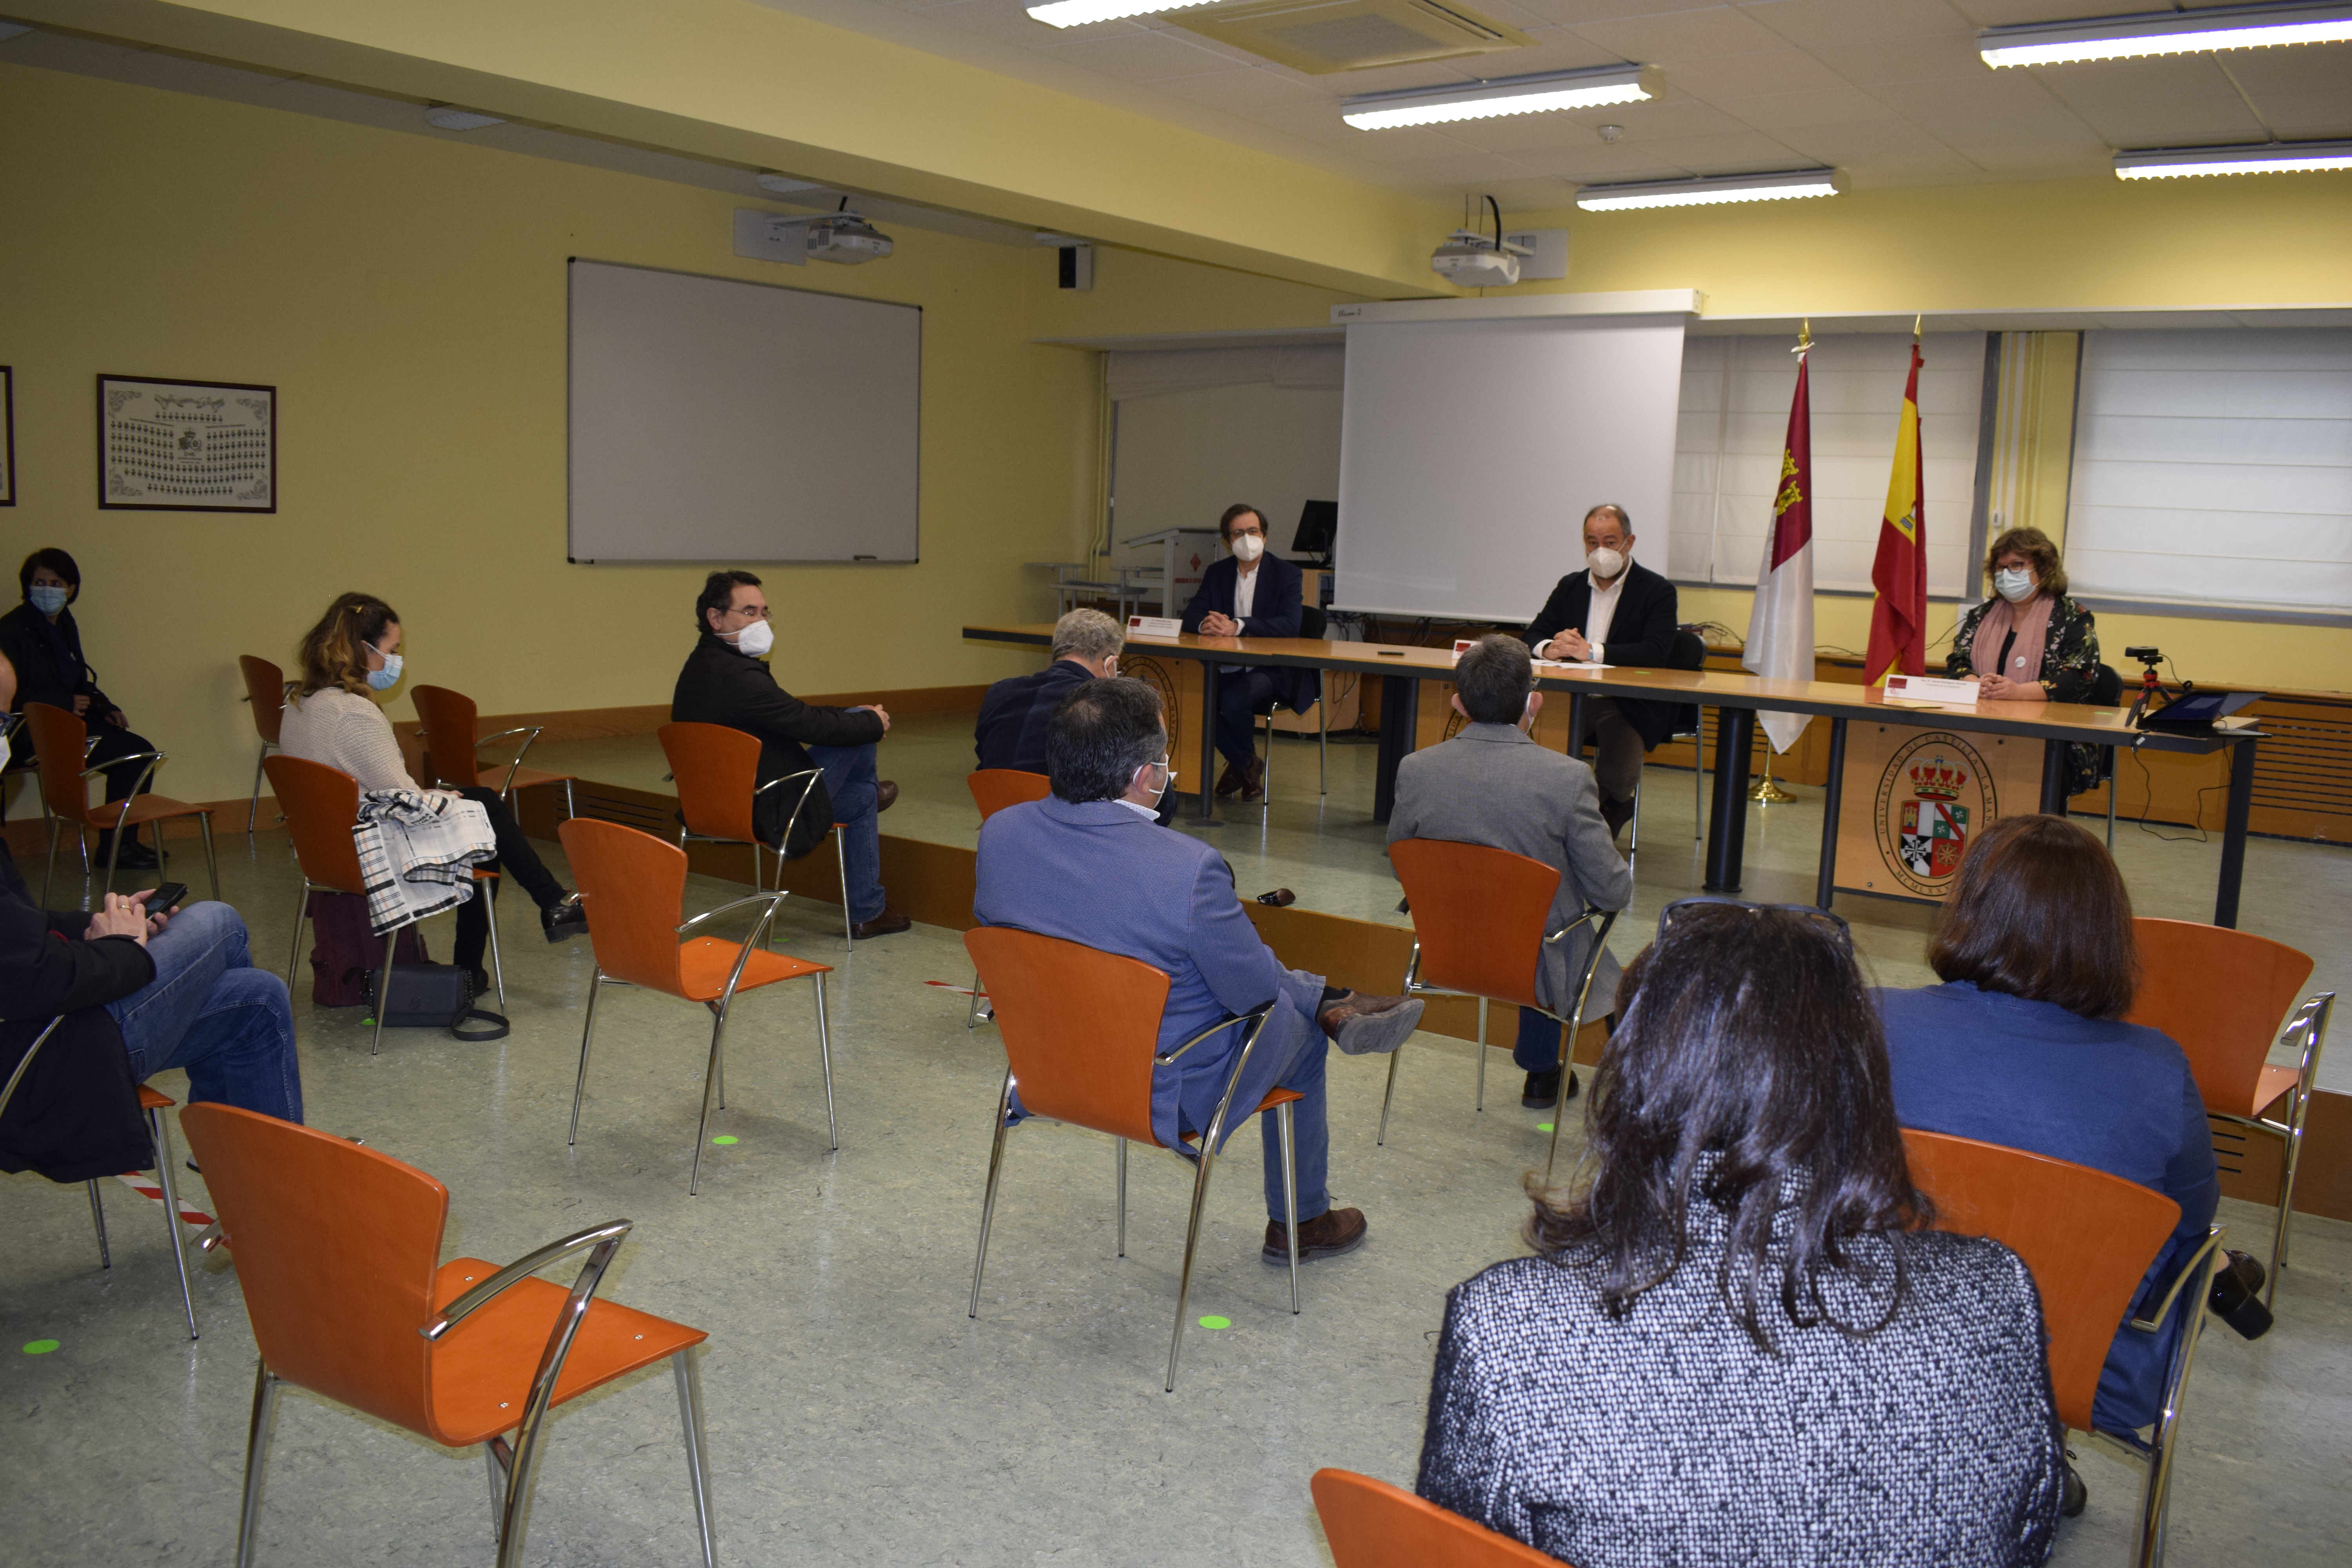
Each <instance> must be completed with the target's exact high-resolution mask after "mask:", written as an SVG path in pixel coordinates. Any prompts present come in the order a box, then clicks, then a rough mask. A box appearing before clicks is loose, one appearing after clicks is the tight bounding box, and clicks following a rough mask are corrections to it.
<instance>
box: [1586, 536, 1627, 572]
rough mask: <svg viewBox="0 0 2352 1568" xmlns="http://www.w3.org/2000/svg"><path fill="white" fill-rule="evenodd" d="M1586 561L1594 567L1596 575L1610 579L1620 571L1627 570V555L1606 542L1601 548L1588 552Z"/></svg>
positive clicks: (1593, 570)
mask: <svg viewBox="0 0 2352 1568" xmlns="http://www.w3.org/2000/svg"><path fill="white" fill-rule="evenodd" d="M1584 563H1585V564H1586V565H1588V566H1590V567H1591V568H1592V575H1593V576H1594V577H1596V578H1600V579H1603V580H1609V579H1613V578H1615V576H1616V575H1617V574H1618V573H1620V572H1622V571H1623V570H1625V556H1624V554H1623V552H1621V551H1615V550H1612V549H1610V548H1609V547H1608V546H1607V545H1605V544H1604V545H1602V546H1601V548H1600V549H1598V550H1595V551H1591V552H1588V553H1587V554H1586V556H1585V557H1584Z"/></svg>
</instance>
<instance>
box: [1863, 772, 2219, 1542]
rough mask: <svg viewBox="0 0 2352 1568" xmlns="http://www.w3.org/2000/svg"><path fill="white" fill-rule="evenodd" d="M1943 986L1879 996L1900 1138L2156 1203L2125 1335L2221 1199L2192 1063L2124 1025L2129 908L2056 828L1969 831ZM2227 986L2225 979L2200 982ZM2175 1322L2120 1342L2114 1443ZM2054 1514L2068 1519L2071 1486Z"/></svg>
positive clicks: (2162, 1366) (2079, 1497)
mask: <svg viewBox="0 0 2352 1568" xmlns="http://www.w3.org/2000/svg"><path fill="white" fill-rule="evenodd" d="M1927 963H1928V966H1929V967H1930V968H1932V969H1934V970H1935V972H1936V975H1937V978H1938V979H1939V980H1941V981H1942V982H1943V984H1940V985H1929V986H1927V987H1925V988H1923V989H1920V990H1916V991H1893V990H1889V991H1880V992H1878V993H1876V997H1877V1001H1878V1006H1879V1012H1880V1016H1882V1017H1883V1018H1884V1019H1885V1027H1886V1053H1887V1057H1888V1058H1889V1060H1890V1062H1891V1064H1892V1066H1893V1070H1894V1074H1895V1114H1896V1115H1897V1116H1898V1117H1900V1118H1901V1119H1902V1121H1903V1125H1904V1126H1906V1127H1916V1128H1917V1129H1919V1130H1920V1131H1923V1132H1943V1133H1948V1134H1950V1135H1951V1136H1953V1137H1955V1138H1974V1139H1977V1140H1979V1142H1986V1143H2000V1144H2005V1145H2007V1146H2008V1147H2010V1148H2012V1149H2025V1150H2030V1151H2031V1152H2033V1153H2036V1154H2044V1155H2047V1156H2049V1157H2050V1158H2052V1159H2053V1160H2068V1161H2072V1162H2073V1163H2075V1164H2078V1165H2090V1166H2093V1167H2095V1168H2096V1169H2098V1170H2102V1171H2105V1172H2106V1173H2109V1174H2110V1175H2116V1176H2121V1177H2123V1178H2124V1179H2125V1180H2126V1181H2132V1182H2137V1183H2139V1184H2141V1185H2142V1186H2146V1187H2153V1188H2154V1189H2156V1190H2157V1191H2158V1192H2159V1193H2162V1194H2164V1195H2165V1196H2166V1197H2168V1198H2170V1199H2172V1200H2173V1201H2174V1202H2175V1203H2178V1204H2179V1205H2180V1224H2179V1226H2178V1227H2176V1228H2175V1230H2174V1231H2173V1233H2172V1239H2171V1240H2170V1241H2169V1242H2168V1243H2167V1244H2166V1246H2165V1248H2164V1250H2163V1251H2162V1252H2160V1253H2158V1255H2157V1258H2156V1262H2155V1263H2154V1264H2153V1265H2151V1266H2150V1268H2148V1271H2147V1279H2146V1280H2145V1281H2143V1283H2142V1285H2141V1287H2140V1290H2139V1293H2138V1295H2137V1297H2136V1298H2135V1299H2134V1300H2133V1302H2132V1307H2131V1310H2130V1311H2129V1312H2127V1313H2126V1314H2125V1316H2126V1319H2128V1318H2130V1317H2133V1316H2137V1315H2138V1314H2139V1313H2141V1312H2142V1311H2143V1310H2146V1308H2147V1306H2148V1305H2149V1304H2150V1303H2151V1302H2152V1301H2153V1300H2156V1299H2157V1298H2158V1296H2160V1294H2161V1291H2162V1290H2163V1289H2164V1288H2166V1287H2168V1286H2169V1285H2170V1283H2171V1280H2172V1275H2173V1272H2174V1270H2175V1269H2177V1268H2179V1264H2180V1260H2181V1259H2182V1258H2186V1257H2188V1255H2189V1253H2190V1252H2192V1251H2194V1250H2195V1249H2196V1248H2197V1247H2198V1246H2199V1245H2200V1243H2201V1242H2202V1241H2203V1240H2204V1239H2205V1227H2206V1226H2208V1225H2210V1224H2211V1223H2212V1219H2213V1211H2214V1209H2215V1208H2216V1206H2218V1205H2219V1203H2220V1200H2221V1176H2220V1174H2219V1173H2218V1171H2217V1170H2216V1168H2215V1165H2214V1161H2213V1135H2212V1130H2211V1129H2210V1127H2209V1126H2208V1124H2207V1123H2206V1121H2205V1101H2204V1098H2203V1096H2201V1095H2200V1094H2199V1093H2198V1090H2197V1079H2196V1075H2195V1074H2193V1073H2192V1072H2190V1071H2189V1058H2188V1057H2187V1055H2186V1054H2185V1053H2183V1052H2182V1050H2181V1048H2180V1047H2179V1045H2178V1044H2176V1043H2175V1042H2174V1041H2173V1039H2172V1037H2170V1036H2168V1035H2166V1034H2164V1033H2163V1032H2162V1031H2160V1030H2157V1029H2149V1028H2144V1027H2142V1026H2139V1025H2137V1024H2126V1023H2125V1022H2123V1016H2124V1015H2125V1014H2126V1013H2127V1012H2129V1011H2130V1010H2131V1005H2132V998H2133V995H2134V994H2136V993H2137V990H2138V986H2139V955H2138V944H2137V942H2136V941H2135V939H2134V937H2133V935H2132V910H2131V895H2130V894H2129V893H2127V892H2126V891H2125V889H2124V879H2123V877H2122V875H2121V873H2119V872H2118V871H2117V870H2116V863H2115V859H2114V858H2113V857H2111V856H2109V855H2108V853H2107V851H2106V847H2105V846H2104V845H2102V844H2101V843H2100V842H2099V841H2098V839H2097V838H2096V837H2093V836H2092V835H2091V834H2089V833H2087V832H2085V831H2084V829H2082V828H2080V827H2078V826H2075V825H2074V824H2073V823H2071V822H2069V821H2067V820H2066V819H2065V818H2064V817H2063V816H2040V815H2027V816H2005V817H2002V818H2001V819H2000V821H1998V822H1996V823H1994V824H1992V825H1991V826H1989V827H1987V828H1985V829H1984V830H1983V831H1981V832H1979V834H1978V835H1977V836H1976V837H1975V838H1974V840H1972V841H1971V842H1970V843H1969V847H1968V851H1967V853H1966V854H1964V855H1962V856H1961V858H1960V870H1959V875H1958V877H1957V878H1955V879H1954V880H1953V884H1952V891H1951V896H1950V897H1949V898H1948V899H1947V900H1945V903H1944V912H1943V915H1942V917H1941V918H1940V919H1939V920H1938V921H1937V925H1936V934H1935V936H1934V938H1933V939H1932V940H1930V941H1929V942H1928V944H1927ZM2214 984H2223V985H2225V984H2229V981H2228V978H2227V977H2226V976H2222V975H2216V976H2215V977H2214ZM2187 1321H2188V1314H2186V1313H2180V1314H2177V1315H2176V1316H2175V1317H2174V1319H2173V1322H2172V1325H2171V1327H2169V1328H2168V1329H2167V1330H2166V1331H2164V1332H2163V1333H2160V1334H2145V1333H2140V1332H2137V1331H2135V1330H2132V1329H2130V1328H2127V1327H2126V1326H2125V1325H2124V1324H2121V1323H2119V1324H2117V1325H2116V1338H2115V1342H2114V1344H2113V1346H2112V1347H2110V1349H2109V1350H2108V1352H2107V1363H2106V1365H2105V1368H2104V1369H2102V1370H2101V1372H2100V1373H2099V1393H2098V1397H2097V1399H2096V1401H2095V1403H2094V1405H2093V1407H2092V1410H2093V1415H2094V1417H2095V1419H2096V1421H2097V1423H2098V1425H2099V1426H2101V1427H2103V1428H2104V1429H2105V1430H2107V1431H2110V1432H2123V1431H2137V1430H2138V1429H2139V1428H2141V1427H2143V1426H2147V1425H2148V1424H2149V1423H2150V1422H2152V1421H2154V1420H2155V1419H2156V1418H2157V1415H2158V1412H2159V1409H2160V1407H2161V1406H2162V1405H2163V1402H2164V1379H2165V1371H2166V1368H2167V1367H2168V1365H2169V1364H2170V1363H2171V1360H2172V1351H2173V1344H2174V1341H2175V1339H2176V1337H2177V1335H2178V1333H2179V1330H2180V1327H2181V1326H2182V1325H2183V1324H2184V1323H2186V1322H2187ZM2066 1492H2067V1497H2066V1511H2067V1513H2068V1514H2069V1515H2070V1516H2071V1515H2073V1514H2075V1513H2079V1512H2081V1511H2082V1507H2083V1500H2084V1489H2083V1485H2082V1482H2081V1481H2080V1480H2079V1479H2073V1478H2072V1477H2071V1475H2070V1477H2069V1479H2068V1482H2067V1488H2066Z"/></svg>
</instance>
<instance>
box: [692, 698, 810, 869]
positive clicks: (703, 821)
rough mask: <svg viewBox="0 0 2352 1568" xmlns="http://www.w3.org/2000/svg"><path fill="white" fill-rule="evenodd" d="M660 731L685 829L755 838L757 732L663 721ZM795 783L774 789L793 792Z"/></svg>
mask: <svg viewBox="0 0 2352 1568" xmlns="http://www.w3.org/2000/svg"><path fill="white" fill-rule="evenodd" d="M660 734H661V744H662V754H663V755H664V756H666V757H667V758H668V759H669V771H670V777H671V779H672V780H673V781H674V782H676V784H677V809H678V815H680V816H683V817H685V818H686V830H687V831H688V833H695V834H699V835H701V836H702V837H705V838H737V839H740V840H742V841H743V842H745V843H747V844H748V843H751V841H752V840H754V839H755V838H757V837H759V836H758V835H757V834H756V833H754V832H753V831H752V829H751V792H752V791H753V790H755V789H757V788H759V787H760V739H759V737H758V736H756V735H750V734H746V733H745V732H744V731H740V730H730V729H729V728H728V727H727V726H726V725H724V724H665V725H663V726H662V727H661V731H660ZM795 787H796V786H794V785H792V784H783V785H781V786H779V788H778V789H777V791H776V793H777V794H779V795H791V794H792V793H793V789H794V788H795ZM790 809H791V808H790V806H789V805H787V806H786V810H787V812H789V811H790Z"/></svg>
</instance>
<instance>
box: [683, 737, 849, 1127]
mask: <svg viewBox="0 0 2352 1568" xmlns="http://www.w3.org/2000/svg"><path fill="white" fill-rule="evenodd" d="M823 777H824V769H823V768H803V769H802V770H801V771H800V772H798V773H785V774H783V775H782V777H780V778H772V779H770V780H769V781H768V782H767V783H766V784H761V785H760V786H759V787H758V788H757V789H754V790H753V791H752V792H751V798H752V800H753V801H755V802H756V801H758V799H759V798H760V797H761V795H765V794H767V793H768V792H769V791H770V790H772V789H773V788H775V787H776V786H777V785H778V784H790V783H792V782H793V780H794V779H805V780H807V781H809V782H807V783H806V784H803V785H802V786H801V798H800V802H799V804H798V805H794V806H793V814H792V816H788V817H786V818H785V819H784V832H783V841H784V842H785V843H787V844H790V843H791V842H792V841H793V828H795V827H797V826H800V821H801V813H802V812H803V811H804V810H806V809H807V808H808V803H809V796H811V795H814V794H815V793H816V781H817V780H818V779H821V778H823ZM755 809H756V807H755ZM681 816H683V814H682V813H681ZM836 826H838V825H836ZM688 843H694V844H749V845H751V886H753V887H755V888H757V889H760V890H761V891H762V892H766V891H769V890H770V889H769V888H768V874H767V873H766V872H765V871H763V870H761V868H760V852H761V850H762V849H765V850H767V851H768V853H770V854H772V855H773V856H774V857H775V858H776V886H775V888H774V889H773V890H774V891H775V892H777V893H779V894H786V889H785V887H784V865H785V861H784V852H783V851H782V849H776V848H771V847H769V846H768V845H767V844H765V843H762V842H761V840H759V839H757V838H748V839H746V838H726V837H720V836H719V835H717V834H711V833H693V832H689V831H688V828H687V826H686V824H685V822H684V821H683V820H681V821H680V822H679V823H678V826H677V847H679V848H680V849H683V848H685V847H687V845H688ZM833 860H834V866H835V869H837V870H838V871H839V872H840V873H841V924H842V930H843V932H844V933H845V935H846V936H847V937H848V939H849V945H850V946H851V947H852V948H855V947H856V945H857V926H856V921H852V920H851V919H850V918H849V860H848V858H847V857H846V856H845V855H843V854H842V852H841V846H840V845H838V844H836V845H835V846H834V847H833ZM787 896H789V895H788V894H787ZM721 1109H722V1110H723V1109H725V1108H724V1107H723V1106H722V1107H721Z"/></svg>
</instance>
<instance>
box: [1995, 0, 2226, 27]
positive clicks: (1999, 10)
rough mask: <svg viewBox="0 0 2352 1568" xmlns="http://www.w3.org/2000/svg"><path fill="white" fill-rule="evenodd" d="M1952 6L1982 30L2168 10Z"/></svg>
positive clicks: (2137, 1) (2078, 3) (2020, 0)
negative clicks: (1984, 28) (2031, 23)
mask: <svg viewBox="0 0 2352 1568" xmlns="http://www.w3.org/2000/svg"><path fill="white" fill-rule="evenodd" d="M1951 6H1952V9H1953V10H1955V11H1957V12H1958V13H1959V15H1960V16H1962V17H1963V18H1965V19H1966V20H1968V21H1969V22H1972V23H1974V24H1975V25H1976V26H1979V27H2013V26H2019V25H2021V24H2022V23H2026V22H2057V21H2076V20H2080V19H2082V18H2084V17H2089V16H2134V15H2138V14H2143V13H2146V12H2149V11H2161V10H2163V9H2164V7H2163V6H2162V5H2158V4H2156V3H2155V0H1951ZM2175 8H2176V9H2179V7H2175Z"/></svg>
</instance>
